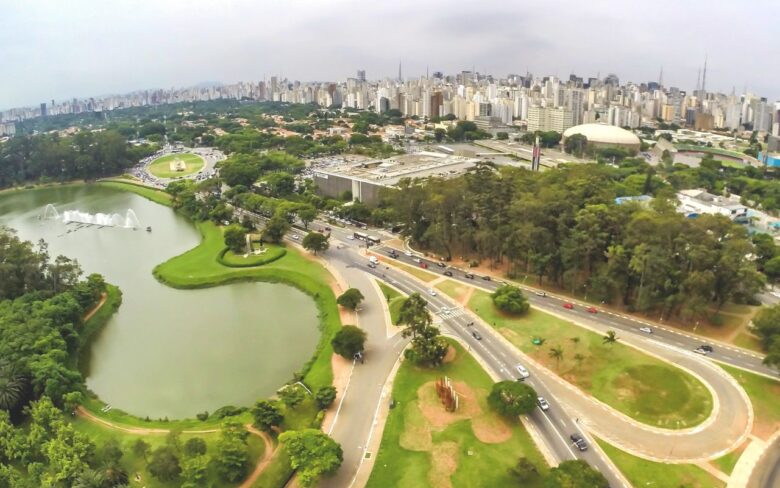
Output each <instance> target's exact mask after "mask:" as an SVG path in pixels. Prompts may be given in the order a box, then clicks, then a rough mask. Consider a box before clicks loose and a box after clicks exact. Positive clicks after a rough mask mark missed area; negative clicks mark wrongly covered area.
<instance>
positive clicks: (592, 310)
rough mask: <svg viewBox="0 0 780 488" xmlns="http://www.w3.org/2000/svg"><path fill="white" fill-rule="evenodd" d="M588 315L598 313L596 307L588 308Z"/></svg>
mask: <svg viewBox="0 0 780 488" xmlns="http://www.w3.org/2000/svg"><path fill="white" fill-rule="evenodd" d="M588 313H599V311H598V310H596V307H588Z"/></svg>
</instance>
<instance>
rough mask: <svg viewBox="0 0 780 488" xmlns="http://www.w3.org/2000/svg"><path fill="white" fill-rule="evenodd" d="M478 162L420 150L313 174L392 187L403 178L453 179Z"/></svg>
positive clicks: (345, 164)
mask: <svg viewBox="0 0 780 488" xmlns="http://www.w3.org/2000/svg"><path fill="white" fill-rule="evenodd" d="M478 161H479V159H477V158H467V157H463V156H453V155H450V154H442V153H436V152H428V151H421V152H418V153H413V154H404V155H400V156H393V157H390V158H387V159H375V160H368V161H364V162H357V163H355V162H350V163H341V164H334V165H330V166H327V167H319V168H317V169H315V170H314V173H315V174H316V173H321V174H327V175H334V176H343V177H347V178H352V179H355V180H361V181H366V182H370V183H375V184H379V185H383V186H393V185H395V184H397V183H398V182H399V181H400V180H401V179H402V178H426V177H429V176H437V177H442V178H451V177H454V176H458V175H461V174H463V173H464V172H465V171H466V170H468V169H469V168H472V167H474V166H475V165H476V163H477V162H478Z"/></svg>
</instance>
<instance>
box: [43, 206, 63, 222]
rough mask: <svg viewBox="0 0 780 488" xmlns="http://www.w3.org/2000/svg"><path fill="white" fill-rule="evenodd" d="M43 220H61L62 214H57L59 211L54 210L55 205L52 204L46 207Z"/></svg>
mask: <svg viewBox="0 0 780 488" xmlns="http://www.w3.org/2000/svg"><path fill="white" fill-rule="evenodd" d="M43 219H44V220H59V219H60V213H59V212H57V209H56V208H54V205H52V204H51V203H49V204H47V205H46V208H44V209H43Z"/></svg>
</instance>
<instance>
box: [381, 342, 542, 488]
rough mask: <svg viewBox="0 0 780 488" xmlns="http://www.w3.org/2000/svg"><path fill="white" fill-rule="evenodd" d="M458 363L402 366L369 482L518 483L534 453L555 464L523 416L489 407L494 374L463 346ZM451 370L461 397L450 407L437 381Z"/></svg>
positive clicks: (411, 486) (534, 458) (411, 487)
mask: <svg viewBox="0 0 780 488" xmlns="http://www.w3.org/2000/svg"><path fill="white" fill-rule="evenodd" d="M451 344H452V347H454V348H455V350H456V354H455V358H454V360H453V361H451V362H448V363H445V364H444V365H442V366H441V367H440V368H436V369H427V368H420V367H417V366H415V365H413V364H412V363H410V362H404V363H402V364H401V367H400V369H399V370H398V375H397V376H396V378H395V380H394V383H393V399H394V400H395V408H393V409H392V410H390V413H389V415H388V418H387V424H386V426H385V430H384V434H383V436H382V443H381V446H380V448H379V452H378V454H377V458H376V460H375V461H374V469H373V471H372V473H371V478H370V479H369V481H368V485H367V486H368V487H385V486H403V487H405V488H414V487H421V488H422V487H429V486H450V483H448V481H449V482H451V485H452V486H464V487H465V486H513V485H514V484H515V481H514V480H513V479H512V477H511V475H510V474H509V472H508V470H509V468H510V467H512V466H513V465H514V464H515V463H516V462H517V459H518V458H519V457H523V456H524V457H527V458H528V459H529V460H531V461H532V462H533V463H534V464H535V465H536V466H537V467H538V468H539V469H540V471H546V470H547V465H546V464H545V462H544V459H543V458H542V456H541V454H540V453H539V451H538V450H537V449H536V446H535V445H534V443H533V441H532V440H531V437H530V436H529V435H528V433H527V432H526V431H525V429H524V428H523V427H522V425H521V424H520V423H519V422H509V421H505V420H504V419H502V418H500V417H499V416H497V415H496V414H495V413H493V412H492V411H491V410H490V409H489V407H488V406H487V395H488V393H489V392H490V388H491V386H492V384H493V381H492V380H491V378H490V377H489V376H488V375H487V373H485V372H484V371H483V370H482V368H480V366H479V364H478V363H477V362H476V361H475V360H474V359H473V358H472V357H471V356H470V355H469V354H467V353H466V352H465V351H464V350H463V348H462V347H460V345H458V344H456V343H454V342H452V343H451ZM443 375H446V376H447V377H449V378H450V379H451V381H452V382H453V385H454V386H455V390H456V391H457V392H458V394H459V396H460V407H459V409H458V411H456V412H454V413H448V412H446V411H445V410H444V407H443V406H442V404H441V403H440V401H439V398H438V396H437V394H436V390H435V386H434V383H433V382H434V381H436V380H437V379H439V378H441V377H442V376H443Z"/></svg>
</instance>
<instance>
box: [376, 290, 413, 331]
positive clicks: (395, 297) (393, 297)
mask: <svg viewBox="0 0 780 488" xmlns="http://www.w3.org/2000/svg"><path fill="white" fill-rule="evenodd" d="M377 284H378V285H379V289H380V290H382V295H384V297H385V300H386V301H387V308H388V309H389V310H390V321H391V322H392V323H393V325H397V324H398V318H399V315H400V313H401V306H402V305H403V303H404V300H405V299H406V296H405V295H402V294H401V292H399V291H398V290H396V289H395V288H392V287H390V286H387V285H386V284H384V283H382V282H379V281H378V282H377Z"/></svg>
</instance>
